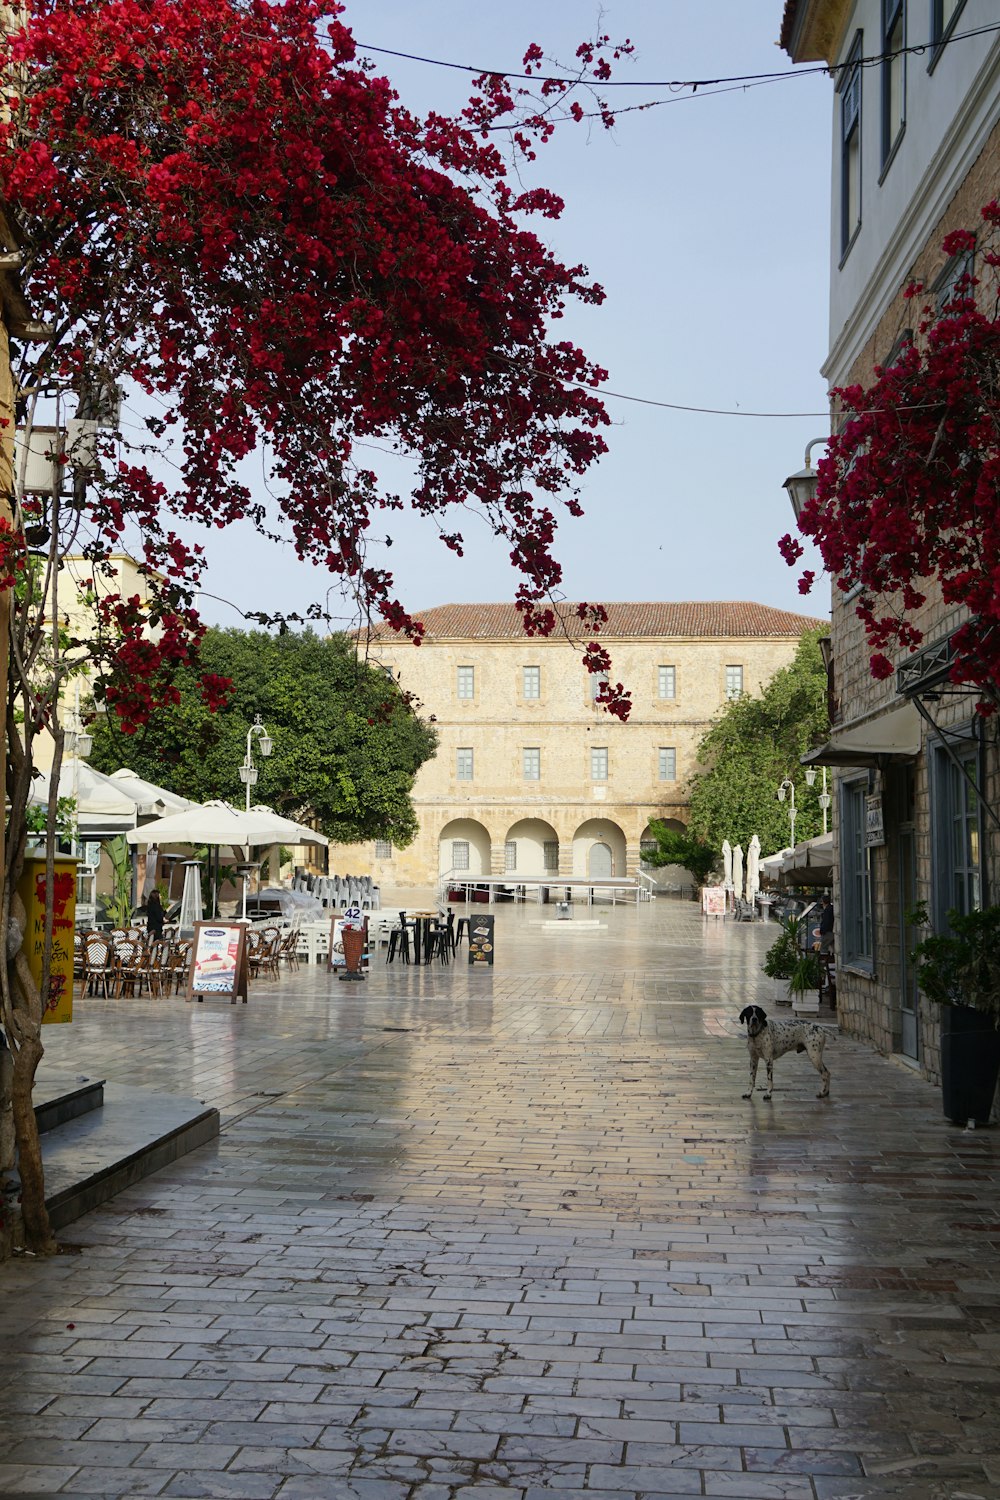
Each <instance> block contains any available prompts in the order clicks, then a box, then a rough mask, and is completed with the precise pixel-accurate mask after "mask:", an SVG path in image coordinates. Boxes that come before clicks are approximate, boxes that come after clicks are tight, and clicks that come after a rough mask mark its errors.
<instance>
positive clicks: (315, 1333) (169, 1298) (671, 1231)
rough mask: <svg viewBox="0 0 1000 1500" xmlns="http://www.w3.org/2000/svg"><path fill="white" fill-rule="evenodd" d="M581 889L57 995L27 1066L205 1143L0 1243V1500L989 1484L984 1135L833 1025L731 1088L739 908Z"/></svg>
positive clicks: (838, 1494)
mask: <svg viewBox="0 0 1000 1500" xmlns="http://www.w3.org/2000/svg"><path fill="white" fill-rule="evenodd" d="M596 912H597V914H598V915H599V916H600V920H601V921H602V922H603V923H604V924H605V926H604V927H603V928H602V929H599V930H597V931H576V932H574V931H572V923H565V924H559V926H560V929H562V930H553V929H552V928H550V927H546V926H544V925H543V921H544V915H545V914H544V912H543V910H542V909H540V908H537V907H534V906H526V907H522V908H510V907H506V908H505V907H501V908H499V909H498V910H497V961H496V967H495V969H493V970H492V971H489V970H481V969H477V970H475V971H470V970H469V968H468V967H467V965H465V964H463V963H462V962H459V963H457V964H455V965H452V966H449V967H446V968H441V967H434V968H427V969H406V968H404V967H402V966H400V965H399V964H393V965H392V966H391V967H388V968H387V967H386V966H385V964H384V963H383V962H381V961H379V962H376V963H375V964H373V967H372V972H371V977H370V978H369V980H368V982H367V984H365V985H364V986H361V985H343V984H339V983H338V982H337V980H336V979H334V978H333V977H331V976H328V975H327V974H326V972H325V970H322V969H320V968H318V967H317V968H315V969H314V970H313V971H312V972H310V971H309V970H307V969H302V970H300V971H299V972H298V973H297V974H290V975H288V974H286V975H283V976H282V978H281V980H280V981H279V982H278V983H273V982H267V981H261V982H260V983H259V984H257V985H256V986H255V988H254V990H253V992H252V995H251V999H250V1003H249V1005H248V1006H246V1007H243V1006H237V1007H231V1006H229V1005H228V1004H226V1003H225V1002H206V1004H205V1005H204V1006H198V1007H192V1006H190V1005H186V1004H185V1002H184V1000H183V999H181V998H177V999H174V998H171V999H149V998H143V999H141V1000H122V1001H105V1000H103V999H100V998H98V999H88V1000H85V1001H78V1003H77V1020H76V1021H75V1022H74V1024H73V1025H72V1027H64V1028H53V1029H52V1030H53V1032H54V1035H52V1036H50V1037H47V1038H46V1040H47V1042H48V1045H49V1053H48V1059H47V1065H49V1066H51V1067H53V1068H54V1069H58V1071H60V1072H67V1071H71V1072H74V1073H90V1074H91V1075H97V1076H103V1077H106V1078H108V1079H112V1080H116V1081H118V1082H123V1083H129V1084H132V1085H138V1086H142V1087H147V1088H152V1089H156V1090H161V1091H165V1092H176V1093H180V1094H186V1095H194V1096H196V1097H198V1098H202V1099H204V1100H205V1101H206V1102H207V1103H210V1104H215V1105H217V1106H218V1107H219V1109H220V1110H221V1111H222V1115H223V1133H222V1136H221V1137H220V1139H219V1140H218V1142H216V1143H214V1144H213V1145H212V1146H210V1147H205V1148H203V1149H201V1150H200V1151H197V1152H195V1153H192V1154H191V1155H190V1156H187V1157H185V1158H184V1159H183V1160H182V1161H180V1162H178V1163H176V1164H175V1165H174V1166H172V1167H170V1168H168V1169H166V1170H164V1171H162V1172H161V1173H159V1174H157V1175H156V1176H155V1177H152V1178H149V1179H147V1180H146V1181H145V1182H143V1183H141V1184H139V1185H137V1186H136V1187H134V1188H132V1189H130V1190H128V1191H127V1192H125V1193H123V1194H122V1195H120V1196H119V1197H118V1198H116V1199H115V1200H113V1201H112V1202H111V1203H109V1204H107V1205H105V1207H104V1208H102V1209H99V1210H97V1211H95V1212H94V1213H92V1214H90V1215H88V1216H87V1217H86V1218H84V1219H82V1220H80V1221H78V1222H77V1223H76V1224H74V1225H72V1226H71V1227H70V1228H69V1229H68V1230H67V1231H65V1232H64V1234H63V1236H62V1238H63V1239H64V1240H65V1241H75V1242H76V1243H77V1244H79V1245H80V1246H82V1247H83V1248H82V1250H81V1253H80V1254H79V1255H74V1256H61V1257H59V1258H57V1259H55V1260H53V1261H49V1262H44V1263H40V1262H25V1261H23V1260H22V1261H18V1262H15V1263H13V1264H11V1265H9V1266H6V1267H0V1289H2V1293H3V1295H2V1298H0V1339H2V1345H0V1347H3V1349H4V1350H5V1353H6V1358H5V1359H4V1361H3V1362H2V1368H0V1389H2V1410H3V1415H2V1418H0V1493H5V1494H10V1493H15V1494H18V1493H24V1494H29V1493H31V1494H40V1493H44V1494H59V1495H60V1496H63V1497H67V1496H68V1497H72V1496H84V1495H86V1496H95V1495H101V1496H112V1495H113V1496H129V1495H161V1494H162V1495H169V1496H185V1495H186V1496H199V1497H200V1496H204V1497H209V1496H237V1497H241V1500H256V1497H258V1496H260V1497H264V1500H271V1497H274V1496H279V1497H281V1500H305V1497H313V1496H316V1497H319V1496H322V1497H324V1500H331V1497H332V1500H336V1497H340V1496H356V1497H359V1500H451V1497H460V1496H463V1495H464V1494H465V1493H466V1492H471V1491H472V1490H473V1489H474V1490H475V1492H476V1495H477V1497H478V1500H493V1496H494V1495H495V1496H496V1500H500V1497H501V1496H502V1497H503V1500H512V1497H514V1500H516V1497H519V1496H520V1497H528V1496H537V1495H539V1494H540V1493H541V1492H542V1491H545V1490H557V1491H558V1492H559V1493H560V1494H562V1495H565V1496H571V1495H574V1494H577V1493H579V1494H585V1495H587V1496H588V1497H590V1500H601V1497H605V1500H610V1497H612V1496H613V1497H615V1500H629V1497H636V1496H640V1495H641V1496H644V1497H654V1496H671V1497H674V1500H676V1497H687V1496H703V1495H708V1496H726V1497H729V1500H765V1497H772V1500H847V1497H850V1496H859V1497H860V1496H864V1497H869V1496H871V1497H874V1496H887V1497H888V1496H906V1497H908V1500H925V1497H926V1500H959V1497H961V1496H981V1497H984V1500H985V1497H989V1500H996V1497H998V1496H1000V1429H998V1423H997V1416H998V1404H1000V1403H998V1396H1000V1370H998V1362H1000V1359H998V1356H1000V1211H998V1199H997V1182H998V1160H997V1147H996V1140H995V1135H994V1133H993V1132H990V1131H978V1132H964V1131H962V1130H958V1129H956V1128H955V1127H954V1126H951V1125H949V1124H947V1123H946V1122H945V1121H944V1119H943V1118H942V1115H941V1109H940V1100H939V1096H938V1093H937V1090H935V1089H934V1088H932V1087H930V1086H929V1085H927V1084H926V1083H924V1082H923V1081H922V1080H921V1079H920V1078H919V1077H918V1076H917V1075H915V1074H914V1073H913V1072H911V1071H910V1070H908V1069H907V1068H905V1067H904V1066H902V1065H901V1064H900V1063H898V1062H895V1061H893V1060H889V1059H883V1058H878V1057H875V1056H874V1055H873V1054H871V1053H870V1052H868V1051H867V1050H866V1049H864V1048H862V1047H860V1046H858V1045H856V1044H855V1043H853V1042H851V1041H849V1040H848V1039H846V1038H844V1037H840V1036H839V1035H837V1034H835V1035H834V1036H832V1038H831V1040H830V1044H829V1046H828V1047H827V1052H826V1057H827V1061H828V1063H829V1066H830V1068H831V1071H832V1074H833V1081H832V1096H831V1098H830V1099H829V1100H817V1099H816V1098H815V1074H814V1072H813V1070H812V1068H811V1067H810V1066H809V1065H808V1062H807V1060H806V1059H805V1058H802V1057H797V1056H795V1055H794V1054H790V1055H789V1056H786V1057H784V1058H782V1059H780V1061H779V1062H778V1063H777V1064H776V1066H775V1085H776V1086H775V1095H774V1100H773V1103H771V1104H766V1103H764V1102H763V1100H762V1098H761V1095H760V1094H759V1093H758V1095H757V1096H756V1097H755V1098H754V1100H752V1101H750V1102H745V1101H743V1100H742V1099H741V1097H740V1095H741V1092H742V1090H743V1088H744V1087H745V1077H746V1071H747V1051H746V1043H745V1039H744V1037H743V1034H742V1032H741V1030H740V1028H739V1026H738V1024H737V1020H736V1018H737V1015H738V1013H739V1011H740V1009H741V1008H742V1007H743V1005H745V1004H746V1003H747V1002H748V1000H749V1001H753V1000H756V1001H758V1002H759V1000H760V998H761V993H762V990H761V988H760V985H759V981H760V977H761V976H760V962H761V958H762V955H763V951H764V949H765V948H766V946H767V944H768V940H769V937H770V935H771V934H769V932H768V930H767V929H766V928H764V927H760V926H752V925H748V924H730V923H721V922H718V921H715V920H710V921H708V922H706V921H705V920H704V919H702V917H701V916H700V914H699V912H698V910H697V908H696V907H695V906H694V905H693V904H692V903H687V902H678V901H662V900H661V901H660V902H658V903H656V904H655V905H653V906H643V907H640V908H638V909H634V908H617V909H615V910H610V909H608V908H597V909H596ZM588 915H589V914H588ZM460 957H461V955H460ZM784 1014H786V1015H787V1012H784ZM823 1019H824V1020H825V1021H826V1022H827V1023H828V1024H829V1025H830V1026H831V1027H832V1028H834V1030H835V1025H836V1022H835V1017H833V1016H832V1015H826V1016H824V1017H823Z"/></svg>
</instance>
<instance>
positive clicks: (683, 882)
mask: <svg viewBox="0 0 1000 1500" xmlns="http://www.w3.org/2000/svg"><path fill="white" fill-rule="evenodd" d="M656 821H657V822H658V823H662V824H663V826H664V827H665V828H669V829H672V830H673V832H674V833H686V832H687V827H686V825H685V824H684V823H682V822H681V820H680V818H657V820H656ZM655 843H656V839H655V837H654V835H653V830H652V829H651V828H650V826H649V824H648V823H647V824H646V826H645V828H644V829H643V831H642V837H641V838H640V840H639V868H640V869H641V870H642V871H643V872H644V873H645V874H647V875H651V876H652V877H653V880H654V881H655V882H656V885H657V888H658V889H659V890H661V891H665V892H667V894H669V895H680V894H681V893H683V892H685V891H690V890H692V889H693V887H694V880H693V879H692V876H691V874H690V872H689V871H687V870H685V869H684V867H683V865H647V864H646V863H645V862H644V861H643V857H642V856H643V852H644V850H645V848H646V847H648V845H650V844H653V845H655Z"/></svg>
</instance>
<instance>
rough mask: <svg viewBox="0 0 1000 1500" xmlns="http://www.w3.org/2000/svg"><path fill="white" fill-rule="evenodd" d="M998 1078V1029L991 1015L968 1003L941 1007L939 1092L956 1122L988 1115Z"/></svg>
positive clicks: (948, 1114)
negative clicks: (971, 1007) (973, 1007)
mask: <svg viewBox="0 0 1000 1500" xmlns="http://www.w3.org/2000/svg"><path fill="white" fill-rule="evenodd" d="M998 1078H1000V1031H998V1030H997V1028H996V1027H995V1026H994V1025H993V1021H992V1018H991V1017H990V1016H986V1015H983V1013H982V1012H981V1011H977V1010H972V1009H970V1007H969V1006H967V1005H942V1007H941V1095H942V1102H943V1104H944V1113H945V1117H946V1119H949V1120H954V1122H955V1124H956V1125H966V1124H968V1122H969V1121H970V1120H975V1122H976V1124H977V1125H985V1124H986V1123H987V1121H988V1120H989V1118H990V1110H991V1109H992V1107H993V1097H994V1095H995V1093H996V1088H997V1079H998Z"/></svg>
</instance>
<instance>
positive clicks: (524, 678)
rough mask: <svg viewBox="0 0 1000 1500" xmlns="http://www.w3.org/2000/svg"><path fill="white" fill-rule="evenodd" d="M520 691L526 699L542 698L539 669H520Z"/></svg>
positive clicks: (540, 672) (540, 671)
mask: <svg viewBox="0 0 1000 1500" xmlns="http://www.w3.org/2000/svg"><path fill="white" fill-rule="evenodd" d="M521 691H522V693H523V694H524V696H525V698H526V699H531V700H535V699H538V698H540V697H541V696H542V669H541V667H522V668H521Z"/></svg>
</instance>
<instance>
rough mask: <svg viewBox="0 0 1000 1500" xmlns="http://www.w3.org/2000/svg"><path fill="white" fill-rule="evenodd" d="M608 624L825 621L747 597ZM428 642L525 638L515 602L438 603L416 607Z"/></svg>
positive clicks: (775, 626)
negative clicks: (750, 599) (746, 598)
mask: <svg viewBox="0 0 1000 1500" xmlns="http://www.w3.org/2000/svg"><path fill="white" fill-rule="evenodd" d="M604 607H605V609H606V610H607V612H608V623H607V624H606V625H605V626H604V628H603V629H602V630H601V632H600V634H601V638H602V639H603V640H627V639H629V638H632V637H645V636H649V637H660V636H678V637H681V638H686V637H691V636H715V637H724V638H728V637H739V636H751V637H762V636H786V637H787V636H794V637H796V638H797V637H798V636H800V635H801V634H802V632H803V631H805V630H814V629H815V628H816V627H817V626H818V625H824V624H826V623H827V622H826V621H825V620H822V619H817V618H816V617H814V616H813V615H799V614H793V613H792V612H791V611H789V610H785V609H772V608H771V607H770V606H769V605H767V604H753V603H750V602H749V601H745V600H736V601H735V602H733V601H729V602H722V603H716V602H707V603H705V602H694V603H683V604H664V603H651V604H605V606H604ZM414 613H415V615H416V618H417V619H419V620H422V621H423V624H424V628H425V630H426V633H427V637H428V639H430V640H438V641H444V640H470V639H471V640H519V639H521V638H523V637H524V627H523V625H522V623H521V616H520V614H519V613H518V611H517V609H516V608H515V607H514V605H513V604H439V605H437V606H436V607H435V608H433V609H426V610H422V611H421V610H416V611H415V612H414ZM558 613H559V615H560V616H562V617H563V618H565V620H566V622H567V628H568V629H569V631H570V633H571V634H572V635H573V636H574V637H575V638H577V637H580V636H581V635H583V634H584V633H585V632H584V631H583V630H582V629H581V627H580V622H579V620H578V619H577V615H576V605H575V604H569V603H566V604H561V605H559V607H558ZM373 634H374V637H375V639H381V640H391V639H392V638H393V636H394V635H395V631H393V630H392V629H391V628H390V627H389V626H387V625H381V626H379V627H378V628H377V629H376V630H375V631H374V632H373Z"/></svg>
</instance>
